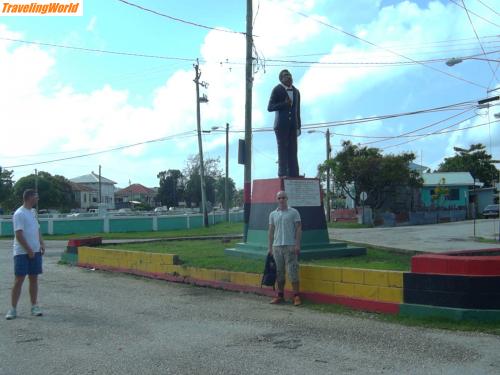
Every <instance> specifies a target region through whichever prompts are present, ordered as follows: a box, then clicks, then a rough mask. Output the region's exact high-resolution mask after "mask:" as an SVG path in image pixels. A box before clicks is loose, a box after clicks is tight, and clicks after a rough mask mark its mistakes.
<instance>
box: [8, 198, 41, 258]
mask: <svg viewBox="0 0 500 375" xmlns="http://www.w3.org/2000/svg"><path fill="white" fill-rule="evenodd" d="M12 223H13V224H14V234H15V232H16V231H18V230H22V231H23V235H24V238H25V239H26V242H27V243H28V245H29V246H30V247H31V250H33V251H34V252H39V251H40V235H39V231H40V225H39V224H38V220H37V219H36V216H35V210H33V209H32V210H28V209H27V208H24V206H21V207H19V208H18V209H17V210H16V212H14V216H13V217H12ZM22 254H26V249H25V248H24V247H23V246H22V245H21V244H20V243H19V242H18V241H17V238H16V237H15V235H14V256H16V255H22Z"/></svg>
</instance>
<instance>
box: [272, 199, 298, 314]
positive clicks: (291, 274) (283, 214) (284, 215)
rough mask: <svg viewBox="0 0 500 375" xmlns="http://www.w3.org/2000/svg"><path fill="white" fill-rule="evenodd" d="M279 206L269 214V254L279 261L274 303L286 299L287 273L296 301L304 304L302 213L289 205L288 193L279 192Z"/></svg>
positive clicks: (295, 303) (277, 263)
mask: <svg viewBox="0 0 500 375" xmlns="http://www.w3.org/2000/svg"><path fill="white" fill-rule="evenodd" d="M276 200H277V201H278V208H277V209H276V210H274V211H273V212H271V214H270V215H269V254H271V255H273V257H274V260H275V262H276V282H277V284H278V296H277V297H275V298H273V299H272V301H271V303H272V304H278V303H283V302H284V301H285V299H284V297H285V280H286V277H285V276H286V273H288V279H289V280H290V282H291V283H292V288H293V304H294V305H295V306H299V305H301V304H302V301H301V300H300V296H299V254H300V241H301V238H302V224H301V221H300V214H299V212H298V211H297V210H296V209H295V208H292V207H288V196H287V194H286V192H284V191H279V192H278V193H277V194H276Z"/></svg>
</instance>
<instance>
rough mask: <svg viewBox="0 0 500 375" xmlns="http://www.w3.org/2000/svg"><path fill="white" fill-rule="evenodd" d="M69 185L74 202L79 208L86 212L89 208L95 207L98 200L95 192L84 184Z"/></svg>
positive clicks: (73, 183)
mask: <svg viewBox="0 0 500 375" xmlns="http://www.w3.org/2000/svg"><path fill="white" fill-rule="evenodd" d="M69 183H70V185H71V190H72V191H73V195H74V197H75V202H76V203H77V205H78V207H79V208H81V209H84V210H88V209H89V208H92V207H96V203H95V202H97V200H98V199H99V192H98V191H97V190H95V189H93V188H90V187H88V186H86V185H84V184H77V183H75V182H71V181H70V182H69Z"/></svg>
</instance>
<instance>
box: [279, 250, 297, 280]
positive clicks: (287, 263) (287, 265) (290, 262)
mask: <svg viewBox="0 0 500 375" xmlns="http://www.w3.org/2000/svg"><path fill="white" fill-rule="evenodd" d="M273 256H274V260H275V262H276V281H277V282H278V284H280V283H285V269H286V272H287V273H288V279H289V280H290V282H292V283H298V282H299V260H298V259H297V254H296V253H295V246H294V245H291V246H273Z"/></svg>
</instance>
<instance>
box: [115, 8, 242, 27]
mask: <svg viewBox="0 0 500 375" xmlns="http://www.w3.org/2000/svg"><path fill="white" fill-rule="evenodd" d="M117 1H119V2H121V3H124V4H126V5H129V6H131V7H135V8H137V9H140V10H143V11H145V12H149V13H153V14H155V15H157V16H161V17H165V18H168V19H170V20H172V21H176V22H180V23H185V24H187V25H191V26H195V27H199V28H202V29H207V30H214V31H221V32H225V33H232V34H241V35H246V33H245V32H243V31H234V30H228V29H221V28H218V27H211V26H206V25H202V24H200V23H196V22H192V21H187V20H184V19H181V18H177V17H173V16H169V15H168V14H165V13H160V12H157V11H155V10H152V9H149V8H146V7H143V6H141V5H138V4H135V3H132V2H129V1H125V0H117Z"/></svg>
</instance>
